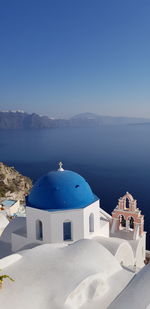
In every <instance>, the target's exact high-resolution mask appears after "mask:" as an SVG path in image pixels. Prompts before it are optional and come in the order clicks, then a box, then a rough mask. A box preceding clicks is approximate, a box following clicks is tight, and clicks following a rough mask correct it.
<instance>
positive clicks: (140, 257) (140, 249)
mask: <svg viewBox="0 0 150 309" xmlns="http://www.w3.org/2000/svg"><path fill="white" fill-rule="evenodd" d="M145 255H146V233H143V235H142V236H141V237H140V238H139V243H138V246H137V249H136V256H135V263H136V266H137V267H139V268H141V267H143V266H144V260H145Z"/></svg>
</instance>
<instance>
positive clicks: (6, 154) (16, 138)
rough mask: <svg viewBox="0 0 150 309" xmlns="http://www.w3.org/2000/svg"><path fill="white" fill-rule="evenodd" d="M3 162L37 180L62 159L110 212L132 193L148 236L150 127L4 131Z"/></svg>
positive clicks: (0, 149) (0, 141)
mask: <svg viewBox="0 0 150 309" xmlns="http://www.w3.org/2000/svg"><path fill="white" fill-rule="evenodd" d="M0 161H3V162H4V163H6V164H8V165H11V166H14V167H15V168H16V169H17V170H19V171H20V172H21V173H23V174H24V175H27V176H29V177H31V178H32V179H33V180H34V181H35V180H36V179H37V178H38V177H40V176H41V175H43V174H44V173H46V172H48V171H51V170H54V169H56V168H57V166H58V162H59V161H62V162H63V163H64V166H63V167H64V169H71V170H74V171H76V172H78V173H80V174H81V175H82V176H84V177H85V178H86V180H87V181H88V182H89V184H90V185H91V187H92V189H93V191H94V192H95V193H96V194H97V195H98V196H99V197H100V199H101V206H102V207H103V208H104V209H105V210H106V211H108V212H111V211H112V210H113V208H114V207H115V206H116V204H117V200H118V198H119V197H121V196H122V195H124V193H125V192H126V191H129V192H130V193H131V194H133V196H134V197H135V198H136V199H137V200H138V206H139V208H140V209H141V210H142V213H143V214H144V215H145V229H146V230H147V231H148V235H150V125H137V126H136V125H135V126H131V125H130V126H103V127H99V128H82V129H81V128H70V129H69V128H63V129H44V130H22V131H18V130H12V131H0ZM149 247H150V245H149Z"/></svg>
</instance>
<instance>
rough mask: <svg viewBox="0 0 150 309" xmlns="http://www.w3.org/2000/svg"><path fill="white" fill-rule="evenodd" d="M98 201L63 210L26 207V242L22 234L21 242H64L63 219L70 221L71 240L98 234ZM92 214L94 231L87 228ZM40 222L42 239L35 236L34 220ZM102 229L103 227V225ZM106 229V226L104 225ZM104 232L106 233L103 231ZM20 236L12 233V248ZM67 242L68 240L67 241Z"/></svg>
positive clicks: (15, 246) (17, 243)
mask: <svg viewBox="0 0 150 309" xmlns="http://www.w3.org/2000/svg"><path fill="white" fill-rule="evenodd" d="M99 210H100V208H99V201H96V202H94V203H93V204H91V205H89V206H87V207H86V208H83V209H82V208H80V209H73V210H63V211H46V210H40V209H36V208H32V207H26V214H27V217H26V227H27V242H25V239H24V237H25V236H24V235H23V239H22V241H23V243H26V244H27V243H28V244H31V243H35V242H38V243H62V242H64V235H63V223H64V222H65V221H70V222H71V234H72V239H71V241H77V240H80V239H84V238H92V237H93V236H96V235H100V213H99ZM91 214H93V216H94V231H93V232H90V230H89V216H90V215H91ZM37 220H40V221H41V222H42V230H43V239H42V241H41V240H38V239H37V238H36V222H37ZM103 229H104V227H103ZM105 230H106V227H105ZM107 230H108V228H107ZM105 234H107V233H106V232H105ZM21 237H22V235H19V233H18V232H17V233H16V236H15V234H13V236H12V242H13V249H14V250H15V248H17V249H18V248H19V249H20V244H21ZM67 242H68V241H67Z"/></svg>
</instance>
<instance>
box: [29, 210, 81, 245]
mask: <svg viewBox="0 0 150 309" xmlns="http://www.w3.org/2000/svg"><path fill="white" fill-rule="evenodd" d="M26 209H27V238H28V241H29V243H32V242H35V241H36V240H37V239H36V221H37V220H40V221H41V222H42V229H43V242H44V243H55V242H56V243H57V242H63V241H64V239H63V223H64V222H65V221H70V222H71V229H72V240H73V241H76V240H79V239H82V238H84V233H83V209H74V210H64V211H50V212H49V211H46V210H40V209H35V208H32V207H27V208H26Z"/></svg>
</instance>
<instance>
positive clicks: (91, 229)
mask: <svg viewBox="0 0 150 309" xmlns="http://www.w3.org/2000/svg"><path fill="white" fill-rule="evenodd" d="M89 232H90V233H92V232H94V215H93V213H92V214H90V216H89Z"/></svg>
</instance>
